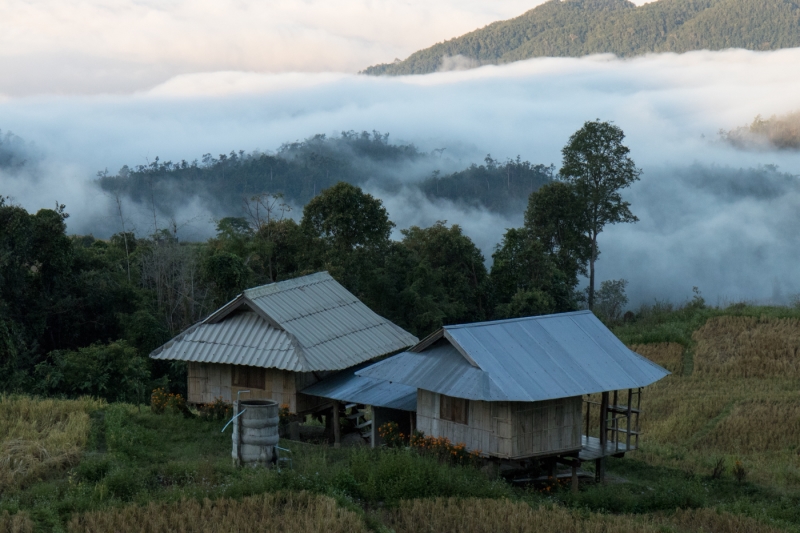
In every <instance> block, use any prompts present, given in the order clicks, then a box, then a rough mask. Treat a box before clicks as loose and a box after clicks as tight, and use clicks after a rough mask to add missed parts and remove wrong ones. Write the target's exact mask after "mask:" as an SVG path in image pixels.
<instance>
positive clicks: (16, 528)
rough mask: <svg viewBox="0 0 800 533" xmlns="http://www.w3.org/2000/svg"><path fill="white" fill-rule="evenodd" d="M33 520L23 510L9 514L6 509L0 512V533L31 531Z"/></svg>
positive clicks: (27, 532) (30, 532)
mask: <svg viewBox="0 0 800 533" xmlns="http://www.w3.org/2000/svg"><path fill="white" fill-rule="evenodd" d="M33 528H34V524H33V520H31V518H30V516H28V513H26V512H25V511H22V512H19V513H17V514H14V515H11V514H9V513H8V511H3V512H2V513H0V533H33Z"/></svg>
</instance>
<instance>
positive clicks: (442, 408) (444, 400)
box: [439, 394, 469, 424]
mask: <svg viewBox="0 0 800 533" xmlns="http://www.w3.org/2000/svg"><path fill="white" fill-rule="evenodd" d="M439 418H441V419H442V420H449V421H451V422H455V423H456V424H468V423H469V400H465V399H464V398H453V397H452V396H445V395H444V394H440V395H439Z"/></svg>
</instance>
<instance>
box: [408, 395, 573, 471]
mask: <svg viewBox="0 0 800 533" xmlns="http://www.w3.org/2000/svg"><path fill="white" fill-rule="evenodd" d="M439 405H440V401H439V394H437V393H435V392H430V391H426V390H422V389H418V390H417V429H419V430H420V431H422V432H424V433H425V434H426V435H430V436H435V437H447V438H448V439H450V441H452V442H454V443H464V444H465V445H466V446H467V449H468V450H470V451H474V450H479V451H480V452H481V453H482V454H484V455H489V456H493V457H502V458H512V459H519V458H524V457H536V456H544V455H552V454H553V453H559V452H565V451H571V450H577V449H579V448H580V447H581V406H582V398H581V397H580V396H576V397H573V398H561V399H558V400H549V401H544V402H482V401H470V402H469V423H468V424H466V425H465V424H457V423H455V422H451V421H449V420H443V419H441V418H440V416H439Z"/></svg>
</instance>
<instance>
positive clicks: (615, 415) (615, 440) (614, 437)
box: [611, 391, 619, 443]
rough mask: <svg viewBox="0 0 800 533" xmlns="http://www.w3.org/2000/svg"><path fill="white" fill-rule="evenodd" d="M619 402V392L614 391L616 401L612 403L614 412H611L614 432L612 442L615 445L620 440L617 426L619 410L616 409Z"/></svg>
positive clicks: (612, 432)
mask: <svg viewBox="0 0 800 533" xmlns="http://www.w3.org/2000/svg"><path fill="white" fill-rule="evenodd" d="M618 401H619V399H618V396H617V391H614V400H613V401H612V402H611V406H612V408H613V411H611V430H612V431H611V442H614V443H616V442H617V441H618V440H619V436H618V430H619V427H617V424H619V422H618V421H617V409H616V407H617V405H619V404H618Z"/></svg>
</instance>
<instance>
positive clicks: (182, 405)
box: [150, 387, 186, 414]
mask: <svg viewBox="0 0 800 533" xmlns="http://www.w3.org/2000/svg"><path fill="white" fill-rule="evenodd" d="M185 409H186V400H185V399H184V398H183V396H181V395H180V394H173V393H171V392H167V391H165V390H164V389H162V388H161V387H159V388H157V389H156V390H154V391H153V393H152V394H151V395H150V410H151V411H152V412H154V413H156V414H162V413H164V412H166V411H171V412H173V413H182V412H183V411H184V410H185Z"/></svg>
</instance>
